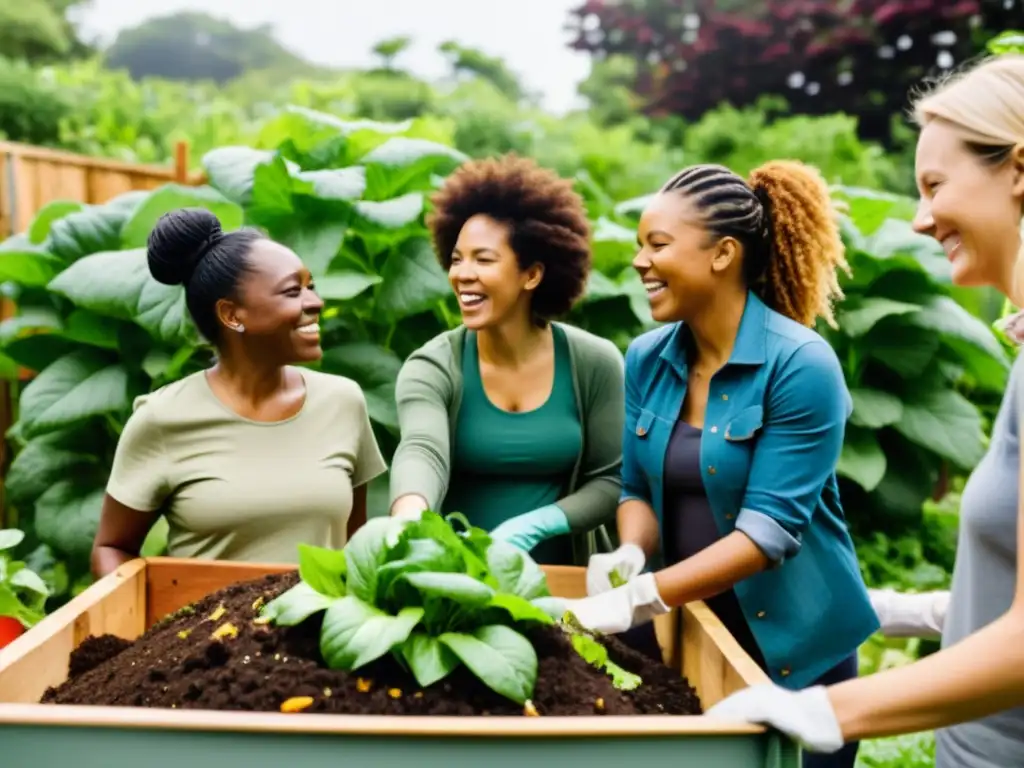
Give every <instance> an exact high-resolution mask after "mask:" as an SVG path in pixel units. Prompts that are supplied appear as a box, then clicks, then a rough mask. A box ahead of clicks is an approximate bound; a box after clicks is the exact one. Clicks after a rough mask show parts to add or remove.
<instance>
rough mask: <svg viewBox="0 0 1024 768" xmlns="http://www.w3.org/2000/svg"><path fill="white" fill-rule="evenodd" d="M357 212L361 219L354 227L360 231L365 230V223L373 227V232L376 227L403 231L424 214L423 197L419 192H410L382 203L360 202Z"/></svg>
mask: <svg viewBox="0 0 1024 768" xmlns="http://www.w3.org/2000/svg"><path fill="white" fill-rule="evenodd" d="M355 210H356V214H357V215H358V217H359V219H358V220H357V221H355V222H353V226H354V227H356V228H358V229H361V230H365V229H366V227H365V224H364V223H369V224H370V225H371V227H370V228H369V231H371V232H372V231H373V229H374V228H376V227H383V228H384V229H401V228H403V227H407V226H409V225H410V224H414V223H415V222H416V221H417V220H418V219H419V217H420V214H421V213H422V212H423V195H422V194H420V193H419V192H409V193H408V194H405V195H402V196H401V197H395V198H392V199H391V200H384V201H381V202H377V201H374V200H360V201H359V202H357V203H356V204H355ZM360 220H361V221H360ZM360 224H363V226H360Z"/></svg>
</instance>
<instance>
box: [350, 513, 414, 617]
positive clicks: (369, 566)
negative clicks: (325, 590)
mask: <svg viewBox="0 0 1024 768" xmlns="http://www.w3.org/2000/svg"><path fill="white" fill-rule="evenodd" d="M401 529H402V522H401V521H400V520H396V519H395V518H393V517H375V518H371V519H370V520H367V521H366V523H365V524H364V525H363V526H362V527H361V528H360V529H359V530H358V531H356V532H355V533H354V534H353V535H352V538H351V539H349V541H348V544H347V545H346V546H345V550H344V551H345V561H346V563H347V585H348V593H349V594H350V595H354V596H355V597H357V598H359V599H360V600H363V601H365V602H367V603H370V604H371V605H372V604H374V603H375V602H376V599H377V571H378V569H379V568H380V567H381V566H382V565H383V564H384V562H385V561H386V559H387V554H388V550H389V549H390V547H392V546H394V545H395V544H396V543H397V536H398V534H399V533H400V532H401ZM392 539H395V540H394V541H392Z"/></svg>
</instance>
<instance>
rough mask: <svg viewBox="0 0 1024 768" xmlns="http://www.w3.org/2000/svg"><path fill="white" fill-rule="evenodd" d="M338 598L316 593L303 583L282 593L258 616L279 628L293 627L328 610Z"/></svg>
mask: <svg viewBox="0 0 1024 768" xmlns="http://www.w3.org/2000/svg"><path fill="white" fill-rule="evenodd" d="M337 600H338V598H336V597H331V596H330V595H325V594H322V593H320V592H317V591H316V590H315V589H313V587H311V586H310V585H309V584H307V583H306V582H304V581H300V582H299V583H298V584H296V585H295V586H294V587H292V588H291V589H289V590H287V591H285V592H282V593H281V594H280V595H278V596H277V597H275V598H274V599H273V600H271V601H270V602H269V603H267V604H266V605H265V606H263V610H262V611H260V616H262V617H266V618H268V619H270V620H271V621H272V622H273V623H274V624H276V625H278V626H281V627H294V626H295V625H297V624H301V623H302V622H304V621H305V620H306V619H308V618H309V617H310V616H312V615H313V614H314V613H319V612H320V611H325V610H327V609H328V608H330V607H331V606H332V605H333V604H334V603H335V602H337Z"/></svg>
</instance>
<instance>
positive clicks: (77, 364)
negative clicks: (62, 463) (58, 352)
mask: <svg viewBox="0 0 1024 768" xmlns="http://www.w3.org/2000/svg"><path fill="white" fill-rule="evenodd" d="M130 406H131V402H130V400H129V397H128V374H127V371H126V370H125V369H124V367H123V366H121V365H119V364H116V363H115V364H111V363H110V358H109V356H107V355H104V354H102V353H100V352H98V351H96V352H94V351H92V350H89V349H84V350H81V351H78V352H72V353H71V354H69V355H66V356H64V357H62V358H61V359H60V360H57V361H56V362H54V363H53V364H52V365H50V366H48V367H47V368H46V369H45V370H43V371H41V372H40V373H39V375H38V376H37V377H36V378H35V379H33V380H32V381H31V382H29V384H28V386H26V387H25V389H24V390H23V391H22V393H21V400H20V404H19V408H20V419H19V421H20V422H21V424H22V428H23V430H24V434H25V436H26V437H33V436H35V435H38V434H41V433H43V432H49V431H53V430H56V429H60V428H62V427H66V426H69V425H72V424H74V423H76V422H78V421H82V420H83V419H87V418H89V417H90V416H99V415H102V414H105V413H114V412H117V411H127V410H128V409H129V408H130Z"/></svg>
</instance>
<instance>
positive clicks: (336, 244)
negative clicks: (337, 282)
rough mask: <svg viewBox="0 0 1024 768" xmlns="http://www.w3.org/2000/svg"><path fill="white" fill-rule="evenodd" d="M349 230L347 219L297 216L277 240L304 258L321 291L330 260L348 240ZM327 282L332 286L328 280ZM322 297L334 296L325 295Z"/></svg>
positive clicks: (304, 262) (303, 261)
mask: <svg viewBox="0 0 1024 768" xmlns="http://www.w3.org/2000/svg"><path fill="white" fill-rule="evenodd" d="M346 232H348V226H347V225H346V224H345V223H344V222H342V223H338V222H334V221H321V222H319V223H312V222H310V221H308V220H306V219H298V220H296V221H295V224H294V226H292V227H290V228H289V229H288V230H286V231H282V232H280V233H279V234H278V240H279V241H280V242H281V243H282V244H283V245H287V246H288V247H289V248H291V249H292V250H293V251H295V255H296V256H298V257H299V258H300V259H302V263H303V264H305V265H306V268H307V269H308V270H309V271H310V273H311V274H312V275H313V277H314V278H315V279H316V283H317V290H318V291H319V290H320V289H321V286H323V285H324V282H325V279H326V278H327V277H328V275H327V271H328V269H329V268H330V266H331V262H332V261H333V260H334V258H335V257H336V256H337V255H338V251H340V250H341V246H342V244H343V243H344V242H345V234H346ZM327 285H328V287H329V286H330V282H329V281H328V282H327ZM321 295H323V294H321ZM323 298H325V299H329V298H332V297H330V296H326V295H323Z"/></svg>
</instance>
